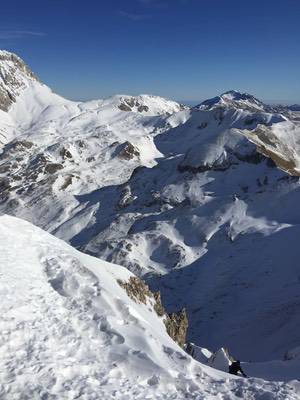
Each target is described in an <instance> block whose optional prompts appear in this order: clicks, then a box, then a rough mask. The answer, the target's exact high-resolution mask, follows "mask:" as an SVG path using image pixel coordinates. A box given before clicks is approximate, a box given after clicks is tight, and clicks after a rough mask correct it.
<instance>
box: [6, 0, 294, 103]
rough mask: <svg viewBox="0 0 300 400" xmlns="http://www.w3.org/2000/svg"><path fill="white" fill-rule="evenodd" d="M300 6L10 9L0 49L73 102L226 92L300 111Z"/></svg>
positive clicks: (122, 4) (222, 1)
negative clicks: (19, 59) (22, 61)
mask: <svg viewBox="0 0 300 400" xmlns="http://www.w3.org/2000/svg"><path fill="white" fill-rule="evenodd" d="M299 21H300V1H299V0H284V1H279V0H272V1H271V0H248V1H244V0H239V1H237V0H214V1H213V0H205V1H204V0H126V1H125V0H123V1H121V0H110V1H105V0H98V1H96V0H85V1H77V0H39V1H37V0H26V1H25V0H11V1H10V2H8V1H5V2H3V3H2V4H1V15H0V48H2V49H7V50H11V51H14V52H16V53H17V54H19V55H20V56H21V57H22V58H24V59H25V61H26V62H27V63H28V64H29V65H30V66H31V68H32V69H33V70H34V72H36V73H37V74H38V76H39V77H40V78H41V80H42V81H44V82H45V83H46V84H48V85H49V86H50V87H52V89H54V90H55V91H56V92H58V93H59V94H61V95H63V96H65V97H68V98H72V99H76V100H85V99H91V98H99V97H107V96H109V95H112V94H115V93H126V94H140V93H151V94H157V95H161V96H164V97H170V98H173V99H176V100H192V101H200V100H203V99H205V98H208V97H212V96H215V95H216V94H219V93H221V92H224V91H226V90H229V89H236V90H240V91H246V92H249V93H251V94H254V95H256V96H257V97H259V98H261V99H263V100H268V101H278V102H291V103H292V102H300V50H299V44H300V23H299Z"/></svg>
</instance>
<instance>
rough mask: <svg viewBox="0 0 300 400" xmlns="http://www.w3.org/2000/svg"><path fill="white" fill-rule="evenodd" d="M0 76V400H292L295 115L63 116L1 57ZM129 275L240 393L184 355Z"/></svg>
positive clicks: (86, 109) (130, 101)
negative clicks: (228, 361) (222, 351)
mask: <svg viewBox="0 0 300 400" xmlns="http://www.w3.org/2000/svg"><path fill="white" fill-rule="evenodd" d="M0 71H1V74H0V133H1V138H0V142H1V151H2V152H1V154H0V212H1V214H8V215H11V216H14V217H18V219H16V218H13V217H9V216H2V217H0V232H1V240H0V246H1V252H0V254H1V283H0V285H1V286H0V296H1V304H3V310H4V313H3V320H2V322H1V323H2V324H3V325H2V327H1V340H0V350H1V354H2V356H1V363H2V364H1V363H0V366H1V367H0V374H1V386H0V398H1V396H2V397H3V398H4V399H15V398H22V399H23V398H24V399H26V398H28V399H33V398H36V399H40V398H43V399H64V398H66V399H73V398H74V399H75V398H80V399H98V398H104V399H110V398H120V399H146V398H148V399H152V398H153V399H160V398H161V399H169V398H170V399H181V398H182V399H183V398H191V399H210V398H211V399H213V398H221V399H235V398H245V399H271V398H274V399H297V398H299V397H300V386H299V383H298V379H299V377H298V376H297V371H298V370H299V367H300V356H299V354H298V352H297V350H293V349H297V348H298V347H299V346H300V338H299V333H298V331H299V325H300V317H299V315H300V313H299V307H300V297H299V285H300V273H299V271H298V270H299V268H298V265H297V260H298V259H299V257H300V250H299V246H298V243H297V242H298V234H299V212H298V204H299V201H300V198H299V196H300V195H299V188H300V186H299V175H300V112H299V111H298V110H297V109H295V107H294V108H293V107H291V108H288V107H283V106H278V107H275V106H269V105H266V104H264V103H262V102H261V101H259V100H258V99H256V98H254V97H253V96H251V95H248V94H242V93H239V92H236V91H230V92H227V93H224V94H223V95H221V96H217V97H215V98H213V99H210V100H207V101H205V102H203V103H201V104H200V105H199V106H196V107H193V108H189V107H186V106H184V105H181V104H178V103H176V102H173V101H171V100H166V99H163V98H160V97H156V96H150V95H141V96H126V95H117V96H114V97H112V98H108V99H104V100H94V101H89V102H85V103H84V102H73V101H69V100H66V99H64V98H62V97H60V96H58V95H56V94H54V93H53V92H52V91H51V90H50V89H49V88H48V87H47V86H45V85H43V84H42V83H40V82H39V81H38V79H37V78H36V77H35V75H34V74H33V73H32V72H31V71H30V70H29V68H28V67H26V66H25V64H23V61H22V60H20V59H19V58H18V57H17V56H15V55H12V54H11V53H8V52H0ZM20 218H21V219H22V220H21V219H20ZM24 220H26V221H28V222H29V223H28V222H25V221H24ZM30 223H32V224H33V225H35V226H38V227H39V228H42V229H43V230H44V231H47V232H49V233H50V234H52V235H54V236H56V237H57V238H58V239H57V238H55V237H53V236H51V235H49V234H48V233H46V232H43V231H42V230H40V229H39V228H37V227H34V226H33V225H31V224H30ZM59 239H62V240H63V241H65V242H68V243H69V244H71V245H72V246H73V247H75V248H77V249H79V250H81V251H82V252H84V253H86V254H88V255H84V254H82V253H79V252H78V251H77V250H75V249H74V248H72V247H70V246H69V245H68V244H66V243H64V242H63V241H60V240H59ZM90 255H92V256H94V257H97V258H99V259H100V260H97V259H96V258H92V257H90ZM102 260H106V261H102ZM110 263H112V264H110ZM121 265H122V266H123V267H126V268H123V267H121ZM132 274H136V275H137V276H139V277H141V278H143V279H144V280H145V281H146V282H147V283H148V284H149V286H150V288H151V289H152V290H159V291H160V292H161V296H162V302H163V305H164V307H165V308H166V310H167V312H169V313H170V312H173V311H174V312H175V311H178V310H180V309H182V308H183V307H185V308H186V311H187V315H188V320H189V328H188V332H187V334H188V336H187V340H188V341H190V342H193V343H195V344H196V345H197V346H199V347H201V348H208V349H209V350H211V351H215V350H218V349H219V348H221V347H227V348H228V349H229V352H230V354H231V355H232V356H233V357H235V358H240V359H241V360H242V361H243V362H244V364H243V365H244V369H245V370H246V371H247V374H248V375H249V376H251V378H250V379H243V378H238V379H236V378H234V377H232V376H230V375H228V374H225V373H223V372H220V371H217V369H215V368H210V367H209V366H207V365H205V360H203V359H199V360H200V361H201V363H199V362H197V361H196V360H193V359H192V358H191V357H190V356H189V355H187V354H186V353H185V352H184V351H183V350H182V349H181V348H180V347H179V346H178V345H177V344H176V343H175V342H174V341H173V340H172V339H171V338H170V337H169V336H168V334H167V333H166V329H165V325H164V323H163V321H162V319H163V318H162V317H159V316H158V315H156V313H155V312H154V311H153V304H152V305H151V304H150V303H151V301H150V303H149V304H148V303H147V304H140V303H137V302H134V301H133V300H132V299H130V298H129V297H128V296H127V295H126V293H125V292H124V289H123V288H122V287H120V285H118V283H117V280H118V279H121V280H123V281H126V280H128V279H129V278H130V276H133V275H132ZM287 352H288V353H287ZM286 354H290V356H289V357H288V360H287V359H286V360H284V357H285V356H286ZM274 360H275V361H274ZM276 360H277V361H276ZM203 363H204V364H203ZM208 365H209V364H208ZM211 366H213V367H217V366H216V365H211ZM282 382H284V383H282ZM18 396H19V397H18ZM22 396H23V397H22ZM26 396H27V397H26ZM176 396H177V397H176Z"/></svg>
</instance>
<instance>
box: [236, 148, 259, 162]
mask: <svg viewBox="0 0 300 400" xmlns="http://www.w3.org/2000/svg"><path fill="white" fill-rule="evenodd" d="M234 155H235V156H236V158H237V159H238V160H240V161H246V162H247V163H250V164H259V163H261V162H262V161H264V160H265V159H266V157H264V156H263V155H262V154H261V153H259V152H258V151H253V152H252V153H250V154H240V153H235V154H234Z"/></svg>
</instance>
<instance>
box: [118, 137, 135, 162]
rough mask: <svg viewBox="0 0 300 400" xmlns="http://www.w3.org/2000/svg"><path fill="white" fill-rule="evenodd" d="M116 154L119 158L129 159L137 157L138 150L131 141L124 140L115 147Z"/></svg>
mask: <svg viewBox="0 0 300 400" xmlns="http://www.w3.org/2000/svg"><path fill="white" fill-rule="evenodd" d="M116 154H117V156H118V157H119V158H121V159H123V160H131V159H133V158H134V157H139V156H140V152H139V150H138V148H137V147H135V146H134V145H133V144H132V143H130V142H128V141H126V142H124V143H122V144H120V145H119V146H118V147H117V148H116Z"/></svg>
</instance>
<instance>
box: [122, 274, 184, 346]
mask: <svg viewBox="0 0 300 400" xmlns="http://www.w3.org/2000/svg"><path fill="white" fill-rule="evenodd" d="M118 283H119V285H120V286H121V287H122V288H123V289H125V291H126V293H127V295H128V296H129V297H130V298H131V299H132V300H134V301H135V302H137V303H143V304H147V302H148V301H150V302H151V303H152V305H153V308H154V310H155V311H156V313H157V315H158V316H160V317H163V318H164V324H165V327H166V331H167V333H168V335H169V336H170V337H171V338H172V339H173V340H174V341H175V342H176V343H178V344H179V346H181V347H183V346H184V344H185V341H186V335H187V329H188V319H187V315H186V312H185V309H182V310H181V311H179V312H178V313H171V314H167V313H166V311H165V309H164V307H163V305H162V302H161V297H160V293H159V292H154V293H153V292H151V290H150V289H149V287H148V286H147V285H146V284H145V282H143V281H142V280H141V279H139V278H137V277H130V279H129V281H127V282H124V281H121V280H118Z"/></svg>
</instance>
